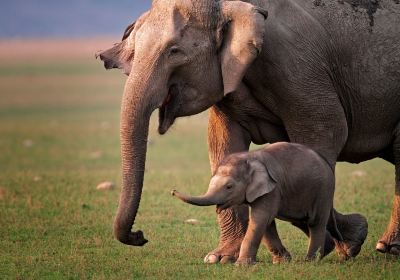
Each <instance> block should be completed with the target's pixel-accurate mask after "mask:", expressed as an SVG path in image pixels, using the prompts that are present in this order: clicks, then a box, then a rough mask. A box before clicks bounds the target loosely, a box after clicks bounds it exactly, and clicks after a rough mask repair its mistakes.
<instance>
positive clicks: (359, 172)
mask: <svg viewBox="0 0 400 280" xmlns="http://www.w3.org/2000/svg"><path fill="white" fill-rule="evenodd" d="M351 175H352V176H354V177H364V176H365V175H367V172H365V171H364V170H355V171H353V172H351Z"/></svg>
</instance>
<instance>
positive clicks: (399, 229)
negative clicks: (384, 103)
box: [376, 124, 400, 256]
mask: <svg viewBox="0 0 400 280" xmlns="http://www.w3.org/2000/svg"><path fill="white" fill-rule="evenodd" d="M394 135H395V140H394V142H393V156H394V157H393V159H394V160H391V161H392V162H393V163H394V164H395V168H396V189H395V197H394V200H393V209H392V214H391V217H390V222H389V224H388V226H387V228H386V231H385V233H384V234H383V236H382V237H381V239H380V240H379V241H378V244H377V245H376V249H377V250H378V251H379V252H382V253H389V254H392V255H398V256H400V124H398V125H397V129H396V130H395V133H394Z"/></svg>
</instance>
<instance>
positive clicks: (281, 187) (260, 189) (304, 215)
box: [171, 142, 342, 264]
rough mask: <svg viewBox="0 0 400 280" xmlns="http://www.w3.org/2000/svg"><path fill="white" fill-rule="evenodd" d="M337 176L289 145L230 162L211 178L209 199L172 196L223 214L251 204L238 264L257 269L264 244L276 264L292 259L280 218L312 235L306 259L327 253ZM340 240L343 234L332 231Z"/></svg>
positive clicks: (296, 146) (242, 155) (313, 157)
mask: <svg viewBox="0 0 400 280" xmlns="http://www.w3.org/2000/svg"><path fill="white" fill-rule="evenodd" d="M334 189H335V175H334V173H333V171H332V169H331V167H330V165H329V164H328V163H327V162H326V161H325V160H324V159H323V158H321V157H320V156H319V155H318V154H317V153H315V152H314V151H312V150H311V149H309V148H307V147H305V146H303V145H299V144H292V143H286V142H279V143H275V144H271V145H269V146H268V147H267V148H263V149H260V150H257V151H252V152H249V153H237V154H231V155H229V156H228V157H226V158H225V159H224V160H223V161H222V162H221V164H220V165H219V167H218V168H217V170H216V173H215V174H214V176H213V177H212V178H211V181H210V185H209V187H208V191H207V193H206V194H205V195H203V196H197V197H193V196H188V195H184V194H181V193H179V192H177V191H175V190H174V191H172V193H171V194H172V195H174V196H176V197H178V198H179V199H181V200H182V201H184V202H186V203H190V204H194V205H198V206H209V205H218V206H217V212H220V211H222V210H224V209H226V208H229V207H232V206H235V205H241V204H243V203H247V204H248V205H250V208H251V214H250V221H249V226H248V228H247V231H246V235H245V237H244V239H243V242H242V244H241V246H240V253H239V258H238V259H237V261H236V264H255V262H256V255H257V250H258V247H259V246H260V243H261V239H263V242H264V243H265V245H266V246H267V248H268V249H269V251H270V252H271V254H272V260H273V263H279V262H282V261H287V260H290V259H291V257H290V254H289V252H288V251H287V250H286V248H285V247H284V246H283V245H282V242H281V240H280V238H279V236H278V232H277V230H276V225H275V222H274V219H275V218H278V219H282V220H285V221H289V222H304V223H306V224H307V227H308V230H309V233H310V242H309V246H308V252H307V256H306V260H313V259H314V258H315V257H316V254H317V252H318V250H320V259H322V258H323V257H324V256H325V255H326V254H328V253H329V252H330V251H329V248H328V251H327V252H326V251H325V248H324V246H325V233H326V226H327V224H328V220H329V218H330V217H331V220H332V221H333V224H334V222H335V220H334V215H332V216H331V213H332V214H333V208H332V206H333V193H334ZM332 232H333V234H335V238H336V239H337V240H342V237H341V235H340V232H339V231H338V229H337V228H336V225H335V228H334V230H333V231H332Z"/></svg>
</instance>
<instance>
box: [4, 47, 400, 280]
mask: <svg viewBox="0 0 400 280" xmlns="http://www.w3.org/2000/svg"><path fill="white" fill-rule="evenodd" d="M111 42H112V41H107V40H105V41H99V42H97V41H91V42H84V41H82V42H81V41H72V42H66V41H60V42H44V43H40V42H39V43H38V42H24V41H17V42H11V43H10V42H3V43H0V53H1V55H0V278H1V279H399V277H400V276H399V275H400V263H399V260H398V259H397V258H394V257H390V256H385V255H382V254H378V253H376V252H375V250H374V247H375V242H376V240H377V239H378V238H379V237H380V234H381V233H382V232H383V230H384V228H385V226H386V223H387V221H388V219H389V214H390V209H391V199H392V194H393V193H394V186H393V183H394V170H393V166H391V165H389V164H387V163H385V162H384V161H382V160H374V161H370V162H367V163H363V164H360V165H350V164H339V166H338V168H337V189H336V196H335V205H336V208H337V209H338V210H340V211H342V212H345V213H349V212H360V213H362V214H364V215H365V216H366V217H367V218H368V221H369V234H368V238H367V240H366V243H365V244H364V247H363V249H362V251H361V253H360V255H359V256H358V257H357V258H356V259H354V260H350V261H347V262H339V260H338V258H337V256H336V255H335V254H334V253H332V254H331V255H329V256H328V257H327V258H326V259H324V260H323V261H322V262H319V263H305V262H303V261H302V259H303V256H304V255H305V253H306V249H307V239H306V237H305V236H304V235H303V234H301V233H300V232H299V231H298V230H296V229H294V228H293V227H291V226H290V225H288V224H287V223H281V222H280V223H279V224H278V230H279V232H280V235H281V238H282V239H283V242H284V244H285V245H286V246H287V247H288V249H289V251H290V252H291V253H292V256H293V257H294V260H293V261H292V262H291V263H290V264H284V265H278V266H273V265H272V264H271V258H270V256H269V254H268V253H267V251H266V250H265V249H264V248H262V249H261V250H260V251H259V254H258V258H259V261H260V262H259V263H258V264H257V265H256V266H254V267H250V268H241V267H239V268H237V267H235V266H232V265H227V266H222V265H204V264H203V257H204V256H205V254H206V253H207V252H208V251H209V250H211V249H213V248H214V247H215V246H216V244H217V241H218V229H217V224H216V214H215V211H214V208H213V207H204V208H200V207H194V206H188V205H185V204H183V203H181V202H179V201H178V200H176V199H173V198H172V197H171V196H170V194H169V191H170V190H171V189H172V188H173V187H176V188H177V189H179V190H182V191H185V192H189V193H192V194H199V193H202V192H203V191H204V190H205V189H206V188H207V184H208V180H209V176H210V174H209V165H208V156H207V146H206V124H207V114H206V113H205V114H202V115H199V116H194V117H190V118H185V119H181V120H178V121H177V123H176V125H175V126H174V127H173V128H172V129H171V131H170V132H169V133H168V134H167V135H166V136H163V137H160V136H158V135H157V134H156V125H157V123H156V121H155V120H156V119H155V118H154V120H153V121H152V125H151V135H150V138H151V141H150V144H149V149H148V159H147V166H146V175H145V186H144V193H143V197H142V202H141V205H140V209H139V214H138V217H137V220H136V223H135V229H141V230H143V231H144V233H145V235H146V237H147V238H148V239H149V240H150V242H149V243H148V244H147V245H146V246H145V247H143V248H133V247H127V246H123V245H121V244H120V243H118V242H117V241H115V240H114V239H113V236H112V230H111V229H112V221H113V216H114V213H115V210H116V207H117V202H118V195H119V186H120V184H121V174H120V155H119V128H118V127H119V104H120V99H121V93H122V89H123V84H124V80H125V78H124V76H123V75H122V74H120V73H119V72H117V71H115V72H108V73H106V72H105V71H104V70H103V68H102V66H101V64H100V62H98V61H95V60H94V58H93V53H94V52H95V51H96V50H97V49H100V48H102V47H105V46H107V45H108V44H111ZM103 181H113V182H115V183H116V185H117V188H116V189H115V190H111V191H98V190H96V186H97V184H98V183H100V182H103ZM189 218H194V219H197V220H199V221H200V223H199V224H197V225H190V224H187V223H185V222H184V221H185V220H186V219H189Z"/></svg>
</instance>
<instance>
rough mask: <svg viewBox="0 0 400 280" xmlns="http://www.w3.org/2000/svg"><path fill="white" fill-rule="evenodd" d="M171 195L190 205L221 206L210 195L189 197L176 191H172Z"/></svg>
mask: <svg viewBox="0 0 400 280" xmlns="http://www.w3.org/2000/svg"><path fill="white" fill-rule="evenodd" d="M171 195H173V196H176V197H177V198H179V199H180V200H182V201H183V202H186V203H189V204H192V205H197V206H210V205H217V204H222V203H221V202H220V201H218V200H217V199H215V198H214V197H213V196H212V195H210V194H208V193H207V194H205V195H202V196H190V195H185V194H182V193H179V192H177V191H176V190H173V191H172V192H171Z"/></svg>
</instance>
